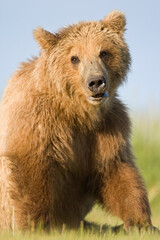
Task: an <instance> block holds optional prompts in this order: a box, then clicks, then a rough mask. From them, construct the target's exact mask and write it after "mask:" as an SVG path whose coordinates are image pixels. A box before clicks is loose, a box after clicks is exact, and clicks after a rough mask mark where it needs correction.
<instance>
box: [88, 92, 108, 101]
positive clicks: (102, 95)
mask: <svg viewBox="0 0 160 240" xmlns="http://www.w3.org/2000/svg"><path fill="white" fill-rule="evenodd" d="M106 98H108V92H104V93H98V94H95V95H93V96H89V98H88V99H89V100H91V101H102V100H105V99H106Z"/></svg>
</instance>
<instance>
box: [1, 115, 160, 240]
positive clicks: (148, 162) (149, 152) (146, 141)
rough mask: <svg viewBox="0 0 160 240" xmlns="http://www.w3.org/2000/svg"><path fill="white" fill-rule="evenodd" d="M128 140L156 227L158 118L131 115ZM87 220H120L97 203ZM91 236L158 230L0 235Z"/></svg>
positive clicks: (73, 239)
mask: <svg viewBox="0 0 160 240" xmlns="http://www.w3.org/2000/svg"><path fill="white" fill-rule="evenodd" d="M132 143H133V147H134V152H135V155H136V157H137V165H138V166H139V168H140V169H141V173H142V175H143V177H144V180H145V183H146V186H147V189H148V193H149V200H150V204H151V209H152V221H153V224H154V226H156V227H158V228H160V119H158V118H153V119H149V118H148V117H146V116H145V115H144V116H141V117H140V118H139V119H135V118H134V119H133V137H132ZM87 220H88V221H92V222H96V223H98V224H100V225H101V224H104V223H107V224H109V225H117V224H121V221H120V220H119V219H117V218H115V217H111V216H110V215H108V214H107V213H105V212H104V211H103V210H102V209H101V208H100V207H99V206H95V207H94V209H93V210H92V212H91V213H90V214H89V215H88V216H87ZM10 239H15V240H21V239H23V240H42V239H43V240H50V239H56V240H59V239H63V240H82V239H83V240H91V239H93V240H94V239H97V240H100V239H101V240H102V239H109V240H112V239H117V240H122V239H123V240H125V239H130V240H132V239H133V240H136V239H143V240H148V239H152V240H154V239H160V234H158V233H154V234H150V233H148V232H142V233H141V234H139V233H138V230H137V229H134V230H133V231H132V232H131V233H130V234H129V235H127V234H125V233H124V232H123V231H121V232H120V233H119V234H118V235H114V234H113V233H111V232H110V231H109V232H108V233H106V234H102V233H101V231H99V233H93V232H84V231H83V227H82V228H81V229H79V230H78V231H67V230H66V229H65V228H64V229H63V231H62V232H61V233H59V232H53V233H50V234H46V233H44V232H43V230H39V231H37V232H26V233H14V234H13V233H5V234H1V235H0V240H10Z"/></svg>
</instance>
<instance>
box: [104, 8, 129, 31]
mask: <svg viewBox="0 0 160 240" xmlns="http://www.w3.org/2000/svg"><path fill="white" fill-rule="evenodd" d="M102 22H103V23H104V25H105V27H107V28H110V29H112V30H113V31H115V32H117V33H119V34H123V33H124V31H125V26H126V18H125V15H124V13H123V12H120V11H117V10H114V11H112V12H110V13H109V14H108V15H107V16H106V17H105V18H104V19H103V20H102Z"/></svg>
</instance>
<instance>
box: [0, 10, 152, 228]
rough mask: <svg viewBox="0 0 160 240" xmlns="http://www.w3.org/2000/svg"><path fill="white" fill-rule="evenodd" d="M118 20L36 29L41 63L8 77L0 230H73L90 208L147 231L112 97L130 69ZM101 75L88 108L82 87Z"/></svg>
mask: <svg viewBox="0 0 160 240" xmlns="http://www.w3.org/2000/svg"><path fill="white" fill-rule="evenodd" d="M125 23H126V21H125V17H124V14H123V13H121V12H118V11H113V12H111V13H110V14H109V15H108V16H107V17H105V18H104V19H103V20H102V21H97V22H93V21H92V22H81V23H79V24H75V25H72V26H69V27H67V28H64V29H62V30H60V31H59V32H58V33H56V34H52V33H49V32H47V31H45V30H44V29H41V28H38V29H36V30H35V31H34V36H35V39H36V40H37V42H38V43H39V45H40V47H41V53H40V56H39V57H38V58H34V59H33V60H31V61H29V62H27V63H23V64H22V65H21V67H20V69H19V70H18V71H16V72H15V74H14V75H13V76H12V78H11V79H10V81H9V83H8V87H7V88H6V90H5V93H4V96H3V99H2V102H1V107H0V157H1V161H0V163H1V165H0V205H1V211H0V228H1V229H2V230H4V229H10V228H13V227H15V228H17V229H18V228H20V229H26V228H28V226H29V223H30V221H34V223H35V225H37V224H38V223H39V222H40V221H42V222H43V223H44V226H45V227H60V226H62V225H63V224H66V226H67V227H69V228H76V227H78V226H79V224H80V221H81V220H84V218H85V216H86V214H87V213H88V212H89V211H90V210H91V208H92V207H93V205H94V203H95V202H96V201H97V202H99V203H100V204H102V206H103V207H104V208H105V209H106V210H107V211H109V212H110V213H112V214H114V215H117V216H118V217H120V218H121V219H122V220H123V221H124V227H125V228H126V229H127V228H128V227H129V226H130V225H133V224H139V225H151V220H150V207H149V203H148V198H147V193H146V190H145V187H144V184H143V181H142V178H141V176H140V174H139V171H138V170H137V168H136V166H135V164H134V156H133V154H132V150H131V146H130V120H129V118H128V114H127V109H126V107H125V106H124V105H123V104H122V103H121V102H120V100H118V98H117V95H116V90H117V88H118V86H119V85H120V84H121V83H122V82H123V81H124V80H125V77H126V74H127V71H128V69H129V65H130V55H129V51H128V47H127V45H126V43H125V41H124V37H123V33H124V30H125ZM104 50H105V54H104V53H103V54H102V51H104ZM100 53H101V54H100ZM73 56H76V58H75V59H74V60H73V61H75V62H71V58H72V57H73ZM77 57H78V58H77ZM99 75H100V76H104V78H105V79H107V84H106V89H105V91H107V93H108V97H107V98H105V99H102V101H92V100H90V99H91V97H93V94H92V93H91V91H90V90H89V88H88V87H87V80H88V79H89V78H90V77H92V76H99ZM91 95H92V96H91ZM13 224H14V226H13Z"/></svg>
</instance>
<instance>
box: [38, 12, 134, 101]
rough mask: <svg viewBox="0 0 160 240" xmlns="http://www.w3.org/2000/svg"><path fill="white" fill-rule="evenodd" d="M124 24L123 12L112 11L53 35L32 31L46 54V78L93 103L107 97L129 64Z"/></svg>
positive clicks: (69, 93) (123, 76)
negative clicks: (100, 18) (99, 18)
mask: <svg viewBox="0 0 160 240" xmlns="http://www.w3.org/2000/svg"><path fill="white" fill-rule="evenodd" d="M124 27H125V17H124V15H123V14H122V13H121V12H117V11H113V12H111V13H110V14H109V15H108V16H107V17H106V18H104V19H103V20H102V21H97V22H82V23H79V24H76V25H73V26H70V27H68V28H65V29H62V30H61V31H60V32H59V33H57V34H55V35H53V34H51V33H49V32H47V31H45V30H43V29H37V30H35V38H36V40H37V41H38V42H39V44H40V46H41V48H42V49H43V50H44V52H45V54H47V59H48V60H47V61H48V64H47V65H48V66H49V75H50V79H51V80H52V81H55V83H56V86H57V88H58V89H59V90H60V91H63V94H67V95H68V96H70V97H74V98H75V97H76V96H78V97H83V98H85V100H87V101H88V102H89V103H91V104H93V105H99V104H102V103H104V102H106V101H107V100H108V99H109V98H111V97H112V95H113V94H114V93H115V91H116V89H117V87H118V86H119V85H120V84H121V82H122V81H123V80H124V79H125V76H126V73H127V70H128V69H129V64H130V55H129V51H128V47H127V45H126V43H125V41H124V38H123V32H124ZM79 99H80V98H79Z"/></svg>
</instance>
